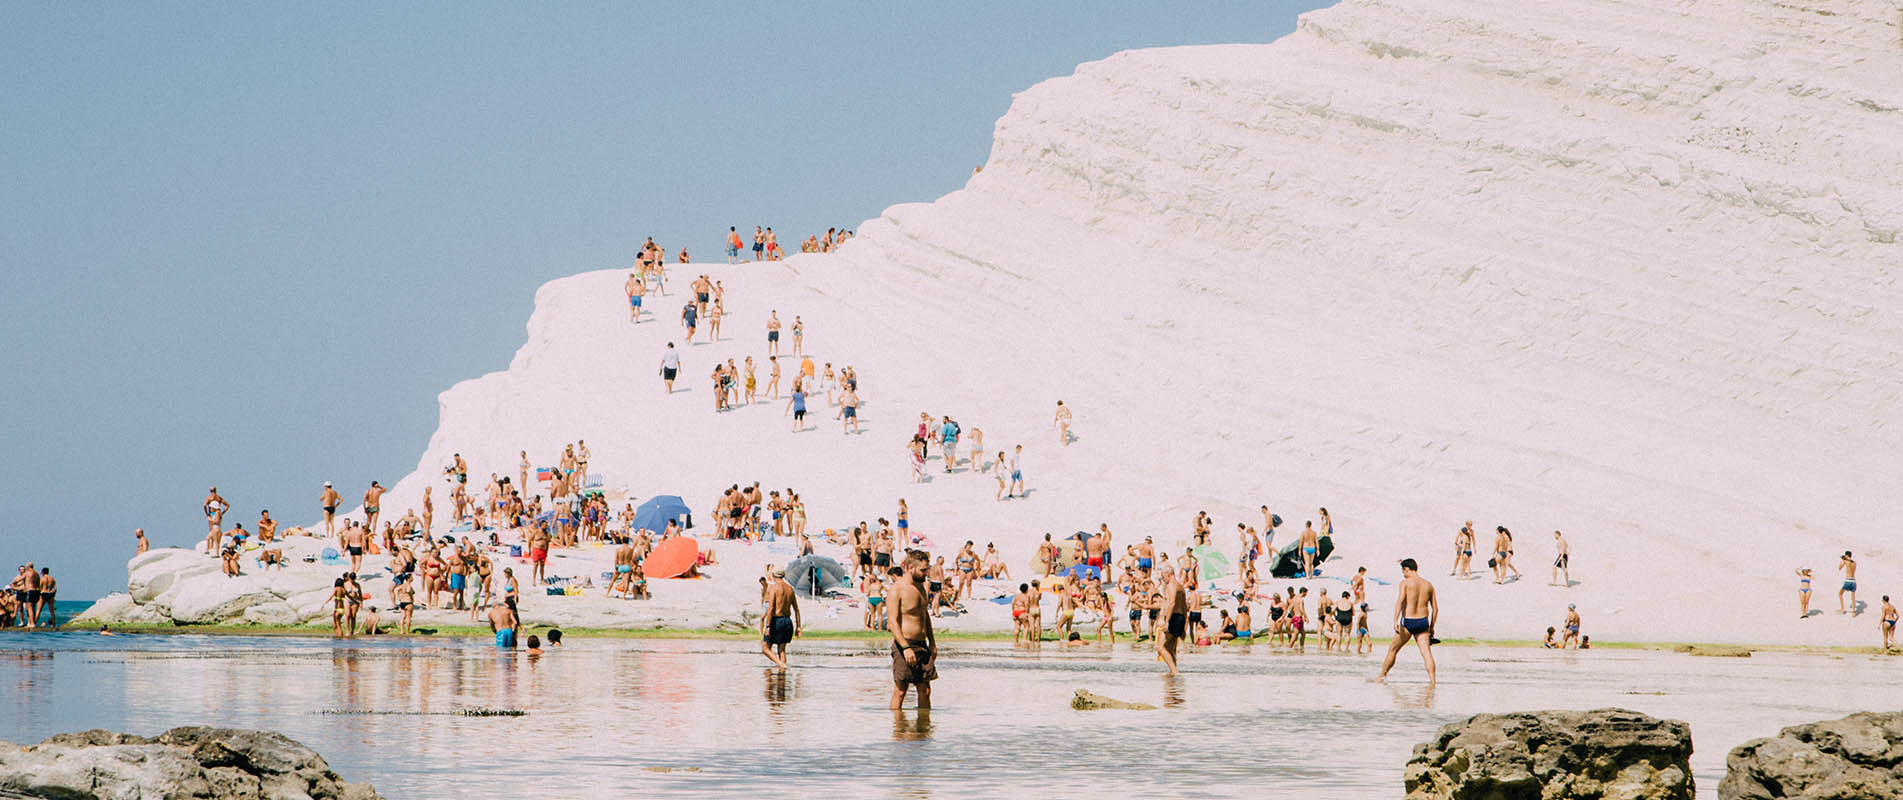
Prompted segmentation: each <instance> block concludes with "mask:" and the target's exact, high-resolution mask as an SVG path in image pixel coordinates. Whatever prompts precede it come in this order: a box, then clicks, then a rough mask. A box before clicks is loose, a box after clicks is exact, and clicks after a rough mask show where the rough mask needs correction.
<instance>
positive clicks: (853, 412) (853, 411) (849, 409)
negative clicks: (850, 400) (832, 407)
mask: <svg viewBox="0 0 1903 800" xmlns="http://www.w3.org/2000/svg"><path fill="white" fill-rule="evenodd" d="M857 416H859V409H857V408H854V407H853V406H846V419H853V418H854V417H857Z"/></svg>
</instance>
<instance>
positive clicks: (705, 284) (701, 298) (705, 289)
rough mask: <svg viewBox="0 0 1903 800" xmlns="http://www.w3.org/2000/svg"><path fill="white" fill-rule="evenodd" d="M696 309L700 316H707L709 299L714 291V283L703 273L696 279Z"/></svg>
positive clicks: (694, 285) (694, 286)
mask: <svg viewBox="0 0 1903 800" xmlns="http://www.w3.org/2000/svg"><path fill="white" fill-rule="evenodd" d="M692 286H693V288H694V310H695V311H696V312H698V315H699V316H703V317H704V316H707V301H708V299H709V298H710V297H711V296H712V295H713V293H714V284H713V282H712V281H709V280H707V276H705V275H702V276H700V277H698V278H695V279H694V283H693V284H692Z"/></svg>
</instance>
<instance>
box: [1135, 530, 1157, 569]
mask: <svg viewBox="0 0 1903 800" xmlns="http://www.w3.org/2000/svg"><path fill="white" fill-rule="evenodd" d="M1151 538H1152V537H1149V536H1145V537H1143V541H1141V542H1138V543H1137V547H1136V556H1137V561H1136V568H1137V572H1139V573H1142V574H1143V575H1144V576H1145V577H1148V576H1149V574H1150V570H1152V569H1155V567H1156V545H1155V544H1154V543H1153V542H1151V541H1150V540H1151Z"/></svg>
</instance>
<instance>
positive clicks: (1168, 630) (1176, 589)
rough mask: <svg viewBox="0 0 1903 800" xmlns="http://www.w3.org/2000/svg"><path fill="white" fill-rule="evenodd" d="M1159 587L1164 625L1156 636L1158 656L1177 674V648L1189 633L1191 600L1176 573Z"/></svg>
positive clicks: (1173, 673)
mask: <svg viewBox="0 0 1903 800" xmlns="http://www.w3.org/2000/svg"><path fill="white" fill-rule="evenodd" d="M1159 589H1160V595H1161V599H1160V600H1158V601H1157V605H1158V608H1157V611H1158V612H1159V614H1160V616H1161V617H1162V619H1163V623H1164V625H1163V630H1162V632H1161V633H1159V634H1157V637H1156V657H1157V660H1159V661H1162V662H1163V665H1164V666H1166V667H1168V668H1169V671H1170V674H1171V675H1175V674H1176V648H1177V646H1178V645H1180V644H1182V642H1183V637H1185V636H1188V635H1189V601H1188V599H1187V598H1185V597H1184V596H1183V583H1182V581H1181V580H1178V579H1177V578H1176V576H1174V575H1171V576H1169V577H1166V578H1164V579H1163V584H1162V586H1160V587H1159Z"/></svg>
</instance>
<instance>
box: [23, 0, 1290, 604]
mask: <svg viewBox="0 0 1903 800" xmlns="http://www.w3.org/2000/svg"><path fill="white" fill-rule="evenodd" d="M1315 5H1319V3H1315V2H1296V3H1291V2H1280V1H1277V2H1258V3H1218V4H1201V5H1180V4H1147V3H1146V4H1109V3H1050V4H1019V3H1010V2H979V3H958V4H942V5H938V6H931V7H927V6H924V5H922V4H888V3H852V4H817V5H812V6H808V5H804V4H764V3H762V4H699V3H695V4H681V5H679V6H659V5H655V6H648V5H637V4H629V3H610V4H601V5H590V4H582V3H565V4H552V5H535V6H521V5H513V4H509V5H505V4H494V5H484V4H478V3H456V4H424V3H402V4H299V5H293V4H262V5H243V4H188V3H165V4H125V3H120V4H92V3H38V4H17V5H12V6H10V7H9V8H8V11H7V13H6V17H7V22H6V24H5V25H3V26H0V185H4V186H5V187H6V188H5V191H3V192H0V260H4V263H5V269H4V274H5V287H6V288H5V291H4V292H0V331H3V332H4V341H5V343H6V346H5V347H4V348H0V367H4V369H5V375H6V378H7V379H6V380H5V381H4V382H0V401H3V405H4V408H5V413H4V414H0V441H4V442H5V445H6V446H5V458H0V479H3V483H0V486H4V488H0V558H5V559H10V560H11V561H13V562H14V563H19V562H25V561H35V562H38V563H39V564H41V565H50V566H52V567H53V570H54V573H55V574H56V575H61V576H62V577H63V578H64V583H65V584H66V585H65V586H64V587H62V588H64V589H65V590H66V591H65V592H64V593H63V595H64V596H65V597H67V598H77V597H96V596H99V595H101V594H103V593H105V592H108V591H113V590H118V589H122V588H123V587H124V581H125V573H124V559H125V558H126V557H128V556H130V555H131V553H132V544H133V542H132V538H131V531H132V529H133V528H135V527H144V528H145V529H146V531H147V533H148V535H150V536H151V537H152V538H153V541H154V543H155V545H168V544H186V543H189V542H191V541H195V540H198V539H199V538H201V537H202V536H203V522H202V517H200V516H199V514H198V510H197V509H198V505H199V501H200V499H201V498H202V497H203V496H204V490H205V488H206V487H207V486H208V485H211V484H217V485H218V487H219V489H220V490H221V492H222V493H223V494H224V495H225V496H226V497H227V498H229V499H231V501H232V502H233V505H234V509H233V511H234V515H233V517H232V518H233V519H237V520H244V521H246V522H247V523H249V522H250V521H252V520H255V519H257V515H258V511H259V509H260V508H261V507H263V508H270V509H271V510H272V512H273V514H274V515H275V516H277V517H279V518H280V519H286V520H289V521H292V522H298V521H306V520H308V519H310V518H312V516H313V514H314V511H315V508H316V505H317V494H318V491H319V490H320V489H321V487H322V485H323V481H325V480H333V481H337V482H338V486H340V487H345V488H346V489H348V488H349V487H361V486H364V485H367V484H368V482H369V481H370V480H372V479H379V480H382V481H384V482H385V483H386V485H387V484H388V483H390V482H393V481H394V480H396V479H397V478H399V477H401V476H402V475H403V474H405V473H407V472H408V471H409V470H410V469H411V468H412V467H413V466H414V465H415V463H416V458H417V455H418V454H419V453H420V452H421V451H422V448H423V446H424V444H425V443H426V442H427V440H428V438H429V435H430V432H431V431H433V430H434V429H435V425H436V395H437V393H439V392H441V391H442V390H443V389H444V388H447V387H448V386H449V385H450V384H452V383H454V382H456V381H458V380H461V379H463V378H468V377H473V376H476V375H479V374H481V373H483V372H487V371H490V370H495V369H500V368H503V367H505V366H507V364H508V360H509V357H510V355H511V354H512V353H513V352H514V350H515V348H516V347H517V346H518V345H519V344H520V343H521V340H522V337H523V327H522V326H523V324H524V323H525V322H526V321H527V318H528V313H529V310H530V306H531V300H532V297H533V294H534V290H535V287H537V286H538V285H540V284H541V283H543V282H545V281H547V280H549V279H552V278H556V277H560V276H563V275H569V274H573V273H576V272H580V271H583V270H588V269H597V268H603V267H611V266H622V265H626V264H628V263H629V262H630V261H631V260H632V257H633V254H634V252H635V248H636V246H637V245H638V243H640V242H641V241H642V240H643V239H644V238H645V237H647V236H650V235H652V236H654V237H655V238H656V239H657V240H658V241H661V242H663V243H664V244H667V245H669V246H670V247H678V246H680V245H681V244H683V243H684V244H687V245H688V246H689V247H690V248H691V249H692V250H694V251H695V252H696V253H697V254H700V255H701V257H703V258H711V257H714V256H715V255H716V253H717V250H718V247H719V243H720V234H721V233H722V232H724V231H725V230H726V228H727V226H728V225H739V226H742V227H747V226H751V225H755V224H764V225H772V226H774V227H775V228H776V229H778V230H780V231H782V232H784V235H783V236H782V241H783V242H786V243H788V244H795V243H797V241H798V239H799V238H801V237H803V236H804V235H805V234H806V233H807V232H811V231H815V230H818V231H824V230H825V229H826V228H827V227H829V226H846V227H852V226H856V225H857V224H858V223H859V222H860V221H861V220H864V219H867V218H870V217H873V216H876V215H877V214H878V213H879V211H880V210H881V209H883V208H885V207H886V206H889V205H892V204H894V203H901V202H912V201H924V200H931V199H933V198H936V197H938V196H940V195H942V194H944V193H946V192H948V191H951V190H953V189H956V188H957V187H959V186H961V185H962V184H963V183H964V180H965V178H966V177H967V176H968V174H969V173H970V172H971V169H972V167H973V166H975V165H977V164H980V163H983V161H984V159H985V157H986V155H987V154H988V153H989V151H990V146H991V129H992V124H993V122H995V121H996V119H997V117H998V116H999V115H1001V114H1003V113H1004V111H1005V109H1006V107H1007V106H1008V105H1009V104H1010V99H1011V94H1012V93H1013V92H1016V91H1019V90H1022V89H1024V88H1026V87H1028V86H1030V85H1032V84H1034V83H1036V82H1038V81H1039V80H1042V79H1044V78H1048V77H1053V76H1057V75H1064V74H1068V73H1069V72H1070V71H1071V70H1072V69H1073V68H1074V67H1075V66H1076V65H1077V64H1078V63H1080V62H1083V61H1090V60H1095V59H1099V58H1103V57H1105V56H1108V55H1110V54H1111V53H1113V52H1116V51H1118V50H1123V49H1130V48H1138V47H1157V46H1166V45H1177V44H1202V43H1212V42H1233V41H1243V42H1265V41H1269V40H1272V39H1274V38H1275V37H1277V36H1280V35H1282V34H1284V33H1287V32H1288V31H1290V30H1292V29H1293V27H1294V21H1295V15H1296V14H1297V13H1298V12H1299V11H1301V10H1306V9H1307V8H1310V7H1313V6H1315ZM346 494H347V495H348V494H349V492H348V491H346ZM10 566H11V565H9V573H10V572H11V569H10Z"/></svg>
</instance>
